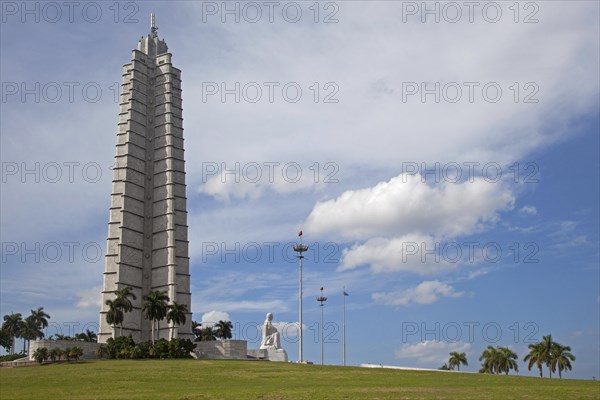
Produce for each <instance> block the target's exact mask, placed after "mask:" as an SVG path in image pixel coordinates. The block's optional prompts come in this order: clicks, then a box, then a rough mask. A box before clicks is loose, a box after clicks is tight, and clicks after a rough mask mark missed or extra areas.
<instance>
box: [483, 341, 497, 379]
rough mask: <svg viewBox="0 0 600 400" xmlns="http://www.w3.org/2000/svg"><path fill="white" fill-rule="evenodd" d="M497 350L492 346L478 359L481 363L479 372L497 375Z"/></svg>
mask: <svg viewBox="0 0 600 400" xmlns="http://www.w3.org/2000/svg"><path fill="white" fill-rule="evenodd" d="M498 358H499V354H498V350H497V349H496V348H494V347H492V346H488V347H487V348H486V349H485V350H484V351H483V352H482V353H481V357H479V361H483V364H482V365H481V370H480V372H484V373H490V374H497V373H498Z"/></svg>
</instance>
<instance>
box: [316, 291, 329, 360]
mask: <svg viewBox="0 0 600 400" xmlns="http://www.w3.org/2000/svg"><path fill="white" fill-rule="evenodd" d="M317 301H318V302H319V303H321V365H324V357H323V342H324V340H323V307H324V306H325V302H326V301H327V297H325V296H323V288H321V296H319V297H317Z"/></svg>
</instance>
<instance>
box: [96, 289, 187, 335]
mask: <svg viewBox="0 0 600 400" xmlns="http://www.w3.org/2000/svg"><path fill="white" fill-rule="evenodd" d="M132 290H133V289H132V288H131V287H125V288H123V289H119V290H116V291H115V292H114V293H115V298H114V299H112V300H106V302H105V304H106V305H107V306H108V311H107V313H106V322H107V323H108V324H109V325H112V327H113V338H115V337H116V332H117V326H118V327H119V336H122V335H123V321H124V319H125V314H126V313H128V312H131V311H132V310H133V303H132V302H131V300H137V297H136V296H135V294H134V293H133V292H132ZM142 312H143V313H144V316H145V317H146V318H147V319H149V320H150V321H151V323H152V325H151V329H152V343H154V341H155V339H156V336H157V334H158V323H159V321H162V320H163V319H165V318H166V319H167V322H168V323H172V326H171V332H170V337H171V339H173V336H174V330H175V325H177V326H180V325H184V324H185V322H186V314H187V312H188V308H187V305H185V304H180V303H177V302H176V301H172V302H170V299H169V296H167V292H161V291H159V290H155V291H152V292H150V293H148V294H147V295H146V296H144V298H143V303H142Z"/></svg>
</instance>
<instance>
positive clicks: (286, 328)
mask: <svg viewBox="0 0 600 400" xmlns="http://www.w3.org/2000/svg"><path fill="white" fill-rule="evenodd" d="M273 326H274V327H275V328H277V330H278V331H279V334H280V335H281V337H282V338H284V339H294V338H297V337H298V336H299V332H300V330H299V327H300V323H299V322H273ZM302 328H303V330H304V331H307V330H308V327H307V326H306V324H302Z"/></svg>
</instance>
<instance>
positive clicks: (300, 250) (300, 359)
mask: <svg viewBox="0 0 600 400" xmlns="http://www.w3.org/2000/svg"><path fill="white" fill-rule="evenodd" d="M298 237H299V238H300V244H299V245H295V246H294V251H295V252H297V253H298V255H297V257H298V314H300V315H299V316H298V319H299V321H298V322H299V324H300V326H299V327H298V332H299V339H300V340H299V343H298V362H299V363H303V362H304V357H303V354H302V353H303V351H302V336H303V335H302V259H303V258H304V256H303V255H302V253H303V252H305V251H307V250H308V246H307V245H303V244H302V230H300V232H298Z"/></svg>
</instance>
